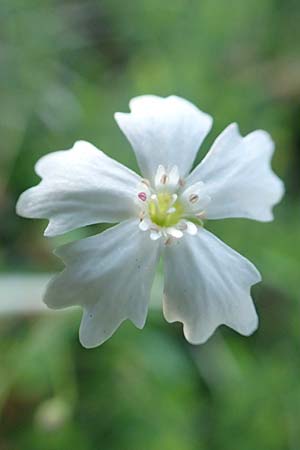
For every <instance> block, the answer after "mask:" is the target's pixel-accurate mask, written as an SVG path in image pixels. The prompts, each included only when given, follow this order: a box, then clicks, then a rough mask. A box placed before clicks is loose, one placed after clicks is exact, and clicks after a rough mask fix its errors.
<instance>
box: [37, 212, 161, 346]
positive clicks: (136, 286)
mask: <svg viewBox="0 0 300 450" xmlns="http://www.w3.org/2000/svg"><path fill="white" fill-rule="evenodd" d="M55 254H56V255H57V256H59V257H60V258H61V259H62V260H63V262H64V264H65V266H66V268H65V270H64V271H63V272H62V273H61V274H59V275H58V276H57V277H55V278H54V279H53V280H52V281H51V282H50V284H49V286H48V289H47V292H46V295H45V303H46V304H47V305H48V306H49V307H50V308H54V309H60V308H65V307H67V306H71V305H81V306H82V307H83V309H84V312H83V317H82V322H81V326H80V341H81V343H82V344H83V345H84V346H85V347H88V348H89V347H95V346H97V345H100V344H101V343H103V342H104V341H106V340H107V339H108V338H109V337H110V336H111V335H112V334H113V333H114V331H115V330H116V329H117V328H118V327H119V325H120V324H121V323H122V322H123V321H124V320H125V319H130V320H131V321H132V322H133V323H134V324H135V325H136V326H137V327H138V328H142V327H143V326H144V323H145V320H146V315H147V308H148V302H149V297H150V291H151V286H152V283H153V278H154V274H155V267H156V263H157V261H158V258H159V254H160V243H159V242H153V241H151V239H150V238H149V236H145V233H144V232H143V231H141V230H140V229H139V227H138V220H128V221H125V222H122V223H121V224H119V225H116V226H114V227H112V228H110V229H108V230H106V231H104V232H103V233H101V234H98V235H96V236H92V237H89V238H86V239H83V240H80V241H77V242H74V243H71V244H67V245H65V246H63V247H61V248H59V249H58V250H56V252H55Z"/></svg>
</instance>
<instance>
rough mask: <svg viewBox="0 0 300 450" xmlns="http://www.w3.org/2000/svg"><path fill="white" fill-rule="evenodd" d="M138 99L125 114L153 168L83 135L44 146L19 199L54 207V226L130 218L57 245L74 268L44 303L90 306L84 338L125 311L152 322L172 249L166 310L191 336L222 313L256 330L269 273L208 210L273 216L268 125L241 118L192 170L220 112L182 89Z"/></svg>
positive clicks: (43, 208) (26, 204)
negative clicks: (36, 180)
mask: <svg viewBox="0 0 300 450" xmlns="http://www.w3.org/2000/svg"><path fill="white" fill-rule="evenodd" d="M130 109H131V112H130V113H116V115H115V118H116V121H117V123H118V125H119V127H120V128H121V130H122V131H123V133H124V134H125V136H126V137H127V138H128V140H129V142H130V143H131V145H132V147H133V150H134V152H135V154H136V158H137V161H138V164H139V166H140V169H141V172H142V176H143V178H141V177H140V176H139V175H137V174H136V173H134V172H133V171H131V170H129V169H128V168H126V167H124V166H123V165H121V164H119V163H118V162H116V161H114V160H112V159H111V158H109V157H108V156H106V155H105V154H104V153H102V152H101V151H100V150H98V149H96V148H95V147H94V146H93V145H91V144H89V143H88V142H84V141H79V142H76V144H75V145H74V147H73V148H72V149H71V150H67V151H58V152H55V153H51V154H49V155H46V156H44V157H43V158H41V159H40V160H39V161H38V163H37V164H36V172H37V174H38V175H39V176H40V177H41V178H42V181H41V182H40V184H39V185H37V186H35V187H33V188H31V189H29V190H27V191H26V192H24V193H23V194H22V195H21V197H20V199H19V201H18V204H17V211H18V213H19V214H20V215H21V216H25V217H31V218H47V219H49V225H48V227H47V229H46V231H45V235H46V236H55V235H58V234H62V233H65V232H67V231H70V230H72V229H74V228H77V227H83V226H85V225H88V224H93V223H97V222H109V223H117V222H121V223H120V224H119V225H116V226H113V227H112V228H110V229H108V230H107V231H105V232H103V233H101V234H99V235H96V236H92V237H89V238H87V239H83V240H81V241H77V242H74V243H71V244H67V245H65V246H63V247H61V248H59V249H58V250H57V251H56V255H58V256H59V257H60V258H61V259H62V260H63V262H64V264H65V266H66V268H65V270H64V271H63V272H62V273H61V274H59V275H58V276H57V277H56V278H55V279H54V280H52V282H51V283H50V285H49V286H48V289H47V292H46V295H45V302H46V304H47V305H48V306H49V307H51V308H57V309H59V308H64V307H67V306H71V305H81V306H82V307H83V309H84V313H83V318H82V322H81V327H80V340H81V342H82V344H83V345H84V346H85V347H94V346H96V345H99V344H101V343H102V342H104V341H105V340H106V339H108V338H109V337H110V336H111V335H112V334H113V332H114V331H115V330H116V329H117V327H118V326H119V325H120V324H121V322H123V321H124V320H125V319H130V320H131V321H132V322H133V323H134V324H135V325H136V326H137V327H139V328H142V327H143V326H144V324H145V320H146V315H147V308H148V301H149V297H150V290H151V285H152V282H153V278H154V273H155V267H156V264H157V262H158V260H159V258H160V256H161V255H163V256H164V272H165V286H164V300H163V310H164V315H165V317H166V319H167V320H168V321H169V322H174V321H180V322H182V323H183V326H184V334H185V336H186V338H187V340H188V341H189V342H191V343H195V344H196V343H202V342H204V341H206V340H207V339H208V338H209V336H210V335H211V334H212V333H213V332H214V330H215V329H216V328H217V327H218V326H219V325H220V324H226V325H228V326H229V327H231V328H233V329H235V330H236V331H238V332H239V333H242V334H244V335H249V334H250V333H252V332H253V331H254V330H255V329H256V327H257V322H258V319H257V315H256V311H255V307H254V305H253V302H252V299H251V296H250V288H251V286H252V285H253V284H255V283H257V282H259V281H260V279H261V278H260V274H259V273H258V271H257V270H256V268H255V267H254V266H253V265H252V264H251V263H250V262H249V261H248V260H247V259H245V258H244V257H243V256H241V255H239V254H238V253H237V252H235V251H234V250H232V249H231V248H229V247H227V246H226V245H225V244H224V243H223V242H222V241H220V240H219V239H218V238H216V237H215V236H214V235H213V234H211V233H210V232H209V231H207V230H206V229H205V228H204V227H203V221H204V220H205V219H221V218H225V217H246V218H250V219H255V220H260V221H263V222H264V221H270V220H272V219H273V215H272V207H273V206H274V205H275V204H276V203H277V202H278V201H279V200H280V199H281V197H282V195H283V184H282V182H281V181H280V180H279V178H278V177H277V176H276V175H275V174H274V173H273V172H272V169H271V166H270V160H271V157H272V154H273V150H274V144H273V142H272V140H271V138H270V136H269V135H268V134H267V133H266V132H264V131H260V130H259V131H254V132H252V133H250V134H248V135H247V136H246V137H242V136H241V135H240V133H239V130H238V127H237V125H236V124H231V125H229V126H228V127H227V128H226V129H225V130H224V131H223V133H222V134H221V135H220V136H219V137H218V138H217V140H216V141H215V143H214V144H213V146H212V148H211V150H210V151H209V153H208V154H207V156H206V157H205V158H204V159H203V161H202V162H201V163H200V164H199V165H198V166H197V167H196V168H195V169H194V170H193V171H192V172H191V173H190V174H189V171H190V169H191V167H192V164H193V161H194V158H195V156H196V153H197V151H198V148H199V145H200V144H201V143H202V141H203V140H204V138H205V136H206V135H207V133H208V132H209V130H210V128H211V125H212V118H211V117H210V116H209V115H207V114H205V113H203V112H201V111H200V110H199V109H198V108H196V107H195V106H194V105H192V104H191V103H189V102H188V101H186V100H184V99H182V98H179V97H176V96H171V97H167V98H160V97H157V96H152V95H146V96H141V97H137V98H134V99H133V100H131V102H130Z"/></svg>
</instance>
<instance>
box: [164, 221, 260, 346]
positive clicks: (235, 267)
mask: <svg viewBox="0 0 300 450" xmlns="http://www.w3.org/2000/svg"><path fill="white" fill-rule="evenodd" d="M164 265H165V297H164V315H165V317H166V319H167V320H168V321H169V322H175V321H179V322H182V323H183V326H184V334H185V337H186V339H187V340H188V341H189V342H191V343H193V344H200V343H203V342H205V341H206V340H207V339H208V338H209V337H210V336H211V335H212V333H213V332H214V331H215V329H216V328H217V327H218V326H219V325H221V324H225V325H227V326H229V327H231V328H233V329H234V330H236V331H238V332H239V333H241V334H244V335H249V334H251V333H252V332H253V331H254V330H255V329H256V328H257V324H258V319H257V314H256V311H255V307H254V305H253V302H252V299H251V296H250V288H251V286H252V285H253V284H255V283H258V282H259V281H260V280H261V278H260V274H259V273H258V271H257V270H256V268H255V267H254V266H253V264H251V263H250V262H249V261H248V260H247V259H246V258H244V257H243V256H241V255H240V254H238V253H237V252H235V251H234V250H233V249H231V248H230V247H228V246H227V245H226V244H224V243H223V242H222V241H220V240H219V239H218V238H217V237H215V236H214V235H213V234H211V233H210V232H208V231H206V230H205V229H201V230H200V231H199V232H198V234H197V235H196V236H189V235H186V236H184V237H183V238H182V239H180V240H178V241H177V243H176V244H174V245H170V246H166V249H165V264H164Z"/></svg>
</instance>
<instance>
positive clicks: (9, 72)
mask: <svg viewBox="0 0 300 450" xmlns="http://www.w3.org/2000/svg"><path fill="white" fill-rule="evenodd" d="M0 21H1V23H0V25H1V26H0V67H1V71H0V99H1V101H0V133H1V144H0V146H1V148H0V180H1V181H0V214H1V217H0V239H1V247H0V267H1V269H2V270H3V272H7V271H9V272H21V271H22V272H23V271H27V272H29V271H30V272H41V271H49V270H56V269H59V267H60V263H59V262H57V261H56V259H54V258H53V257H51V256H50V254H51V252H50V250H51V248H52V247H54V246H56V245H59V244H61V243H63V242H65V241H66V240H70V239H77V238H80V237H82V236H84V235H86V234H89V233H94V232H95V231H98V230H99V229H101V227H100V228H99V227H88V228H87V229H84V230H79V231H76V232H73V233H72V234H69V235H68V236H67V237H61V238H56V239H54V240H53V241H51V242H49V241H47V240H46V239H44V238H43V237H42V231H43V228H44V225H45V223H44V222H43V221H29V220H25V219H21V218H17V217H16V216H15V213H14V204H15V201H16V198H17V197H18V195H19V194H20V193H21V192H22V191H23V190H24V189H26V188H27V187H29V186H31V185H33V184H35V183H37V182H38V178H37V176H36V175H35V174H34V172H33V166H34V163H35V161H36V160H37V159H38V158H39V157H40V156H42V155H43V154H45V153H48V152H49V151H53V150H59V149H65V148H69V147H70V146H71V145H72V144H73V142H74V141H75V140H77V139H82V138H83V139H87V140H89V141H91V142H93V143H94V144H95V145H97V146H98V147H99V148H101V149H102V150H104V151H105V152H107V153H108V154H109V155H110V156H112V157H115V158H117V159H118V160H119V161H121V162H122V163H124V164H127V165H129V166H130V167H132V168H133V169H137V166H136V162H135V160H134V156H133V154H132V152H131V150H130V147H129V145H128V143H127V142H126V141H125V138H124V137H123V136H122V135H121V132H120V131H119V130H118V128H117V126H116V124H115V123H114V121H113V112H115V111H117V110H121V111H126V110H127V108H128V106H127V104H128V100H129V99H130V98H131V97H133V96H135V95H139V94H144V93H153V94H159V95H163V96H166V95H168V94H171V93H175V94H177V95H182V96H184V97H186V98H188V99H190V100H191V101H193V102H194V103H195V104H197V105H198V106H199V107H200V108H202V109H203V110H204V111H207V112H209V113H210V114H212V115H213V116H214V118H215V125H214V128H213V131H212V133H211V136H210V137H209V138H208V139H207V142H206V143H205V145H204V150H203V152H204V151H206V150H207V149H208V147H209V145H210V144H211V142H212V140H213V139H214V138H215V137H216V136H217V134H218V133H219V132H220V131H221V130H222V129H223V128H224V126H226V125H227V124H228V123H230V122H232V121H238V122H239V124H240V126H241V130H242V132H243V133H247V132H249V131H251V130H253V129H256V128H264V129H266V130H268V131H269V132H270V133H271V134H272V136H273V138H274V140H275V142H276V144H277V152H276V155H275V159H274V163H273V166H274V168H275V170H276V171H277V172H278V173H279V174H280V176H281V177H283V178H284V180H285V182H286V187H287V195H286V197H285V200H284V201H283V203H282V204H281V205H280V206H279V207H278V208H276V214H275V215H276V220H275V222H274V223H270V224H261V223H254V222H249V221H243V220H228V221H219V222H218V223H217V222H215V223H208V225H207V226H208V228H209V229H211V230H213V231H214V232H216V234H217V235H218V236H219V237H221V238H222V239H223V240H225V241H226V242H227V243H228V244H230V245H232V246H233V247H234V248H236V249H237V250H239V251H240V252H241V253H243V254H244V255H246V256H247V257H249V259H251V260H252V261H253V262H254V263H255V264H256V265H257V266H258V268H259V269H260V271H261V272H262V274H263V280H264V281H263V283H262V284H261V285H260V286H257V287H256V288H255V289H254V296H255V298H256V303H257V307H258V311H259V314H260V320H261V326H260V329H259V331H258V332H257V333H256V334H255V335H254V336H253V337H251V338H247V339H246V338H241V337H239V336H238V335H237V334H235V333H233V332H231V331H230V330H225V329H224V330H223V329H221V330H220V331H219V332H218V333H217V334H216V335H215V336H214V337H213V338H212V339H211V340H210V341H209V342H208V343H207V344H206V345H204V346H200V347H191V346H189V345H188V344H187V343H185V342H184V340H183V338H182V336H181V334H182V333H181V327H180V326H179V325H178V326H177V325H172V326H171V325H165V323H164V321H163V319H162V314H161V313H160V312H152V313H151V314H150V318H149V321H148V323H147V325H146V328H145V330H144V331H143V332H140V331H138V330H136V329H135V328H134V327H133V326H132V325H131V324H124V325H122V327H121V328H120V330H119V331H118V332H117V333H116V335H115V336H114V337H113V338H112V339H111V340H110V341H109V342H107V343H106V344H105V345H104V346H103V347H101V348H98V349H95V350H89V351H87V350H84V349H83V348H81V347H80V345H79V344H78V339H77V329H78V323H79V315H78V314H77V313H73V314H69V313H62V314H54V315H49V316H44V317H37V316H36V317H30V318H26V319H25V318H22V317H19V318H14V319H11V320H8V319H7V318H5V319H4V318H3V319H2V320H1V319H0V320H1V321H0V325H1V334H0V413H1V416H0V449H1V450H19V449H22V450H27V449H28V450H29V449H30V450H40V449H46V450H56V449H57V450H61V449H69V448H72V449H73V450H81V449H82V450H83V449H84V450H94V449H105V450H119V449H122V450H127V449H128V450H129V449H130V450H141V449H142V450H154V449H155V450H156V449H164V450H177V449H178V450H221V449H222V450H235V449H239V450H253V449H268V450H298V449H299V448H300V447H299V446H300V444H299V443H300V429H299V419H300V352H299V342H300V306H299V305H300V284H299V267H300V227H299V223H300V222H299V213H300V206H299V205H300V198H299V197H300V195H299V194H300V186H299V173H300V172H299V171H300V148H299V147H300V127H299V125H300V120H299V115H300V114H299V112H300V101H299V99H300V61H299V52H300V27H299V21H300V6H299V2H298V1H296V0H288V1H280V0H245V1H241V0H228V1H220V0H201V1H199V0H166V1H161V0H160V1H158V0H130V1H129V2H124V1H121V0H98V1H96V0H86V1H81V2H80V1H75V0H60V1H58V0H56V1H55V0H43V1H42V2H38V1H36V0H2V2H1V5H0ZM202 154H203V153H202ZM66 170H67V168H66ZM8 301H9V299H8V298H3V294H2V293H1V302H8Z"/></svg>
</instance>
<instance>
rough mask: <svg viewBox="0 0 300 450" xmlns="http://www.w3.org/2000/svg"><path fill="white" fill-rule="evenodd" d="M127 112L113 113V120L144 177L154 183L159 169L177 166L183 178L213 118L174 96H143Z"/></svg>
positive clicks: (134, 100) (135, 99)
mask: <svg viewBox="0 0 300 450" xmlns="http://www.w3.org/2000/svg"><path fill="white" fill-rule="evenodd" d="M130 109H131V113H130V114H126V113H116V114H115V119H116V121H117V123H118V125H119V127H120V128H121V130H122V131H123V133H124V134H125V135H126V137H127V139H128V140H129V142H130V143H131V145H132V147H133V149H134V151H135V154H136V157H137V160H138V163H139V166H140V168H141V171H142V173H143V175H144V176H145V177H146V178H149V179H150V180H151V181H152V182H154V177H155V174H156V171H157V168H158V166H159V165H163V166H164V167H165V168H166V169H167V170H171V168H172V167H173V166H177V168H178V170H179V173H180V175H181V177H184V176H185V175H186V174H187V173H188V172H189V170H190V169H191V166H192V164H193V161H194V159H195V156H196V153H197V151H198V149H199V146H200V144H201V143H202V141H203V139H204V138H205V136H206V135H207V133H208V132H209V130H210V128H211V125H212V118H211V117H210V116H209V115H208V114H205V113H203V112H202V111H200V110H199V109H198V108H196V106H194V105H193V104H192V103H190V102H188V101H187V100H184V99H182V98H180V97H176V96H171V97H167V98H162V97H157V96H155V95H143V96H141V97H136V98H134V99H132V100H131V102H130Z"/></svg>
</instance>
